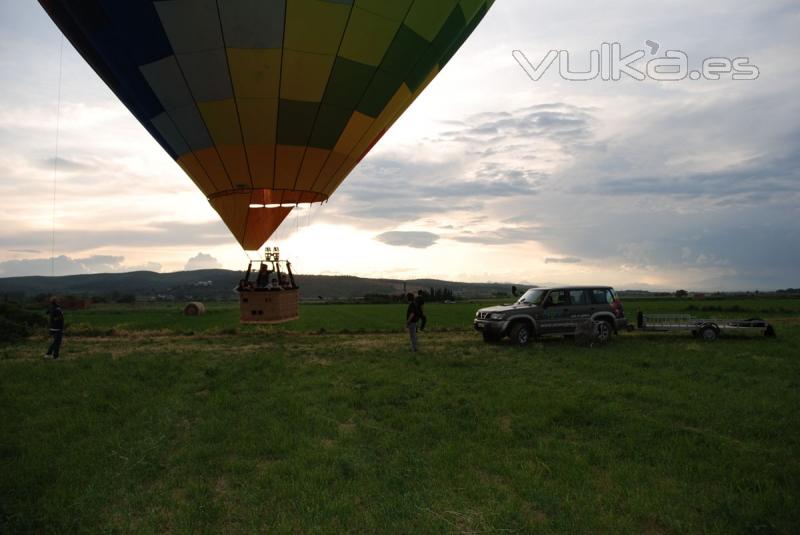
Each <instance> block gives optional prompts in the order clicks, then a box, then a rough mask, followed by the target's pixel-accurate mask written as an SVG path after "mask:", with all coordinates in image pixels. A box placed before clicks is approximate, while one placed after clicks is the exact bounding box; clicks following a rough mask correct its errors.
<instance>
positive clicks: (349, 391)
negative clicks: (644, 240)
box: [0, 301, 800, 533]
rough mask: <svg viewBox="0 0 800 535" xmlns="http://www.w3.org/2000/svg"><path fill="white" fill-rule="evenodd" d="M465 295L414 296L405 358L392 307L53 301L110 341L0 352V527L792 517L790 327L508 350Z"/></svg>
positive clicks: (796, 420) (681, 527)
mask: <svg viewBox="0 0 800 535" xmlns="http://www.w3.org/2000/svg"><path fill="white" fill-rule="evenodd" d="M689 303H691V302H689ZM789 303H791V302H789ZM656 305H658V307H659V309H658V310H652V311H653V312H655V311H664V312H674V311H675V310H663V308H664V307H668V306H672V305H671V304H670V305H664V304H663V303H662V304H658V303H655V304H653V307H655V306H656ZM740 305H741V306H742V307H744V306H748V307H751V308H754V309H755V308H759V307H775V306H779V305H774V304H772V303H769V304H764V303H763V302H742V303H741V304H740ZM477 306H478V305H466V304H465V305H438V306H436V305H428V307H429V308H428V315H429V317H430V318H431V322H432V324H433V325H434V326H438V327H446V328H447V329H448V330H447V331H439V332H431V333H428V334H425V335H423V337H422V338H421V344H422V352H421V353H419V354H418V355H417V356H414V355H412V354H411V353H409V352H408V351H407V349H406V344H407V341H406V338H405V336H404V335H403V334H402V333H400V332H399V329H400V327H398V326H397V319H398V317H400V318H402V314H403V311H404V308H403V307H401V306H395V307H391V306H390V307H378V306H376V307H371V306H368V305H353V306H348V305H339V306H308V307H303V311H302V315H303V319H301V320H300V321H299V322H296V323H293V324H288V325H287V326H282V327H279V328H269V329H266V330H265V329H264V328H261V327H258V328H246V329H243V330H242V332H241V333H240V334H238V335H226V334H223V332H224V331H225V329H228V328H232V327H235V326H236V323H235V320H236V312H235V309H232V308H231V307H230V306H221V307H218V308H217V307H211V310H210V312H209V314H207V315H206V316H204V317H202V318H196V319H194V320H199V321H193V319H192V318H184V317H182V316H180V315H179V314H178V313H176V306H175V305H172V306H170V307H155V306H147V307H145V306H137V307H133V308H131V309H116V310H115V309H112V308H109V309H95V310H89V311H86V312H82V313H72V314H70V316H69V320H70V322H71V324H73V325H74V324H75V323H76V322H78V323H83V324H84V325H86V326H87V327H86V328H89V327H91V328H97V329H115V330H116V331H115V332H116V334H115V335H114V336H99V335H97V336H94V337H85V336H84V337H80V336H74V335H73V336H72V337H68V338H67V340H66V342H65V346H64V357H65V360H64V361H63V362H44V361H42V360H40V358H39V354H40V353H41V351H42V349H43V347H44V345H45V339H44V338H41V339H32V340H29V341H27V342H25V343H23V344H20V345H16V346H9V347H2V348H0V532H2V533H16V532H76V531H88V532H137V533H139V532H164V531H173V532H195V531H200V532H214V533H218V532H244V533H252V532H263V531H270V532H278V533H283V532H309V533H336V532H342V531H350V532H359V533H365V532H366V533H370V532H372V533H377V532H404V533H442V532H450V533H477V532H498V531H499V532H515V533H530V532H543V533H551V532H552V533H564V532H569V533H572V532H579V533H598V532H601V533H617V532H625V533H639V532H645V533H696V532H710V533H752V532H758V533H795V532H797V531H798V530H799V529H800V461H799V460H798V452H800V416H799V415H798V414H799V412H798V409H800V321H798V319H796V318H791V317H786V318H783V319H777V320H776V325H777V329H778V335H779V337H778V338H777V339H764V338H749V337H742V338H732V339H723V340H719V341H717V342H715V343H710V344H707V343H702V342H699V341H697V340H694V339H692V338H691V337H689V336H688V335H681V334H676V335H654V334H638V333H637V334H625V335H622V336H620V337H618V338H616V339H615V340H614V341H613V342H612V343H611V344H610V345H608V346H606V347H602V348H593V349H584V348H578V347H576V346H575V345H574V343H572V342H571V341H570V340H564V339H550V340H543V341H541V342H537V343H535V344H533V345H532V346H530V347H528V348H524V349H517V348H514V347H511V346H510V345H508V344H500V345H491V346H490V345H485V344H483V343H482V342H480V341H479V336H478V335H477V334H475V333H473V332H470V331H469V321H470V319H471V317H472V314H473V313H474V310H475V308H477ZM645 306H647V307H648V309H649V307H650V305H645ZM784 306H786V303H784ZM627 307H628V308H627V310H628V311H629V313H632V311H633V310H635V307H634V305H633V302H632V301H629V302H628V303H627ZM643 308H644V306H643ZM787 308H788V307H787ZM798 315H799V316H800V314H798ZM320 328H324V329H325V331H326V332H327V333H328V334H316V332H317V331H318V330H319V329H320ZM359 328H363V329H364V330H365V331H367V333H368V334H330V333H338V331H340V330H342V329H348V330H350V331H355V330H357V329H359ZM190 331H191V332H194V334H193V335H188V334H187V333H188V332H190ZM94 334H99V333H94Z"/></svg>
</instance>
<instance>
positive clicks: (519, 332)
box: [508, 321, 533, 346]
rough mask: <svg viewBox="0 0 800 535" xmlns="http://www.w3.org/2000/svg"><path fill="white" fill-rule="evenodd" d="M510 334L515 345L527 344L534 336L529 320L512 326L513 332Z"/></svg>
mask: <svg viewBox="0 0 800 535" xmlns="http://www.w3.org/2000/svg"><path fill="white" fill-rule="evenodd" d="M508 336H509V338H511V341H512V342H513V343H514V344H515V345H518V346H526V345H528V344H529V343H530V342H531V338H533V329H532V328H531V326H530V325H529V324H528V323H527V322H524V321H520V322H518V323H515V324H514V326H513V327H511V332H510V333H509V335H508Z"/></svg>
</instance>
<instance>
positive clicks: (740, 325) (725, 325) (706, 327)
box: [636, 311, 775, 342]
mask: <svg viewBox="0 0 800 535" xmlns="http://www.w3.org/2000/svg"><path fill="white" fill-rule="evenodd" d="M636 328H637V329H638V330H640V331H649V332H671V331H688V332H691V333H692V335H693V336H695V337H699V338H701V339H703V340H705V341H706V342H713V341H714V340H716V339H717V338H719V337H720V335H722V334H723V333H733V332H740V333H759V334H761V335H762V336H766V337H774V336H775V329H774V327H773V326H772V325H771V324H770V323H769V322H767V321H766V320H763V319H760V318H751V319H729V318H695V317H693V316H691V315H690V314H644V313H642V312H641V311H640V312H639V313H637V314H636Z"/></svg>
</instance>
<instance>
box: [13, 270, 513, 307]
mask: <svg viewBox="0 0 800 535" xmlns="http://www.w3.org/2000/svg"><path fill="white" fill-rule="evenodd" d="M241 278H242V272H240V271H229V270H224V269H207V270H199V271H179V272H176V273H154V272H151V271H135V272H131V273H101V274H93V275H70V276H64V277H9V278H0V295H9V296H15V297H33V296H36V295H40V294H58V295H81V296H87V297H90V296H106V297H108V296H112V295H116V296H121V295H135V296H136V297H137V298H138V299H165V300H171V299H181V300H183V299H201V300H202V299H206V300H227V299H236V294H235V293H234V292H233V288H234V287H235V286H236V284H237V283H238V282H239V279H241ZM296 279H297V283H298V285H299V286H300V288H301V295H302V297H303V299H319V298H322V299H323V300H336V299H355V298H361V297H364V296H365V295H369V294H382V295H393V294H394V295H396V294H400V293H402V292H403V289H404V286H403V285H404V281H401V280H394V279H367V278H360V277H351V276H327V275H297V277H296ZM405 285H406V286H405V288H406V291H413V292H416V291H417V290H418V289H420V288H425V289H430V288H436V289H443V288H447V289H448V290H450V291H452V292H453V295H454V296H456V297H461V298H481V297H493V296H495V295H498V294H510V293H511V284H510V283H509V284H498V283H477V284H476V283H465V282H452V281H440V280H434V279H419V280H409V281H405ZM517 286H518V287H519V288H521V289H522V288H525V285H517Z"/></svg>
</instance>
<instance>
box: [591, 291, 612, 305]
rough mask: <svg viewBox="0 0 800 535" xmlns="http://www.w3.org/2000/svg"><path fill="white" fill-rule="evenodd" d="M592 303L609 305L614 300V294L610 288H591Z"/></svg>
mask: <svg viewBox="0 0 800 535" xmlns="http://www.w3.org/2000/svg"><path fill="white" fill-rule="evenodd" d="M591 292H592V304H594V305H610V304H611V303H613V302H614V295H613V294H612V293H611V290H608V289H597V290H592V291H591Z"/></svg>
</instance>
